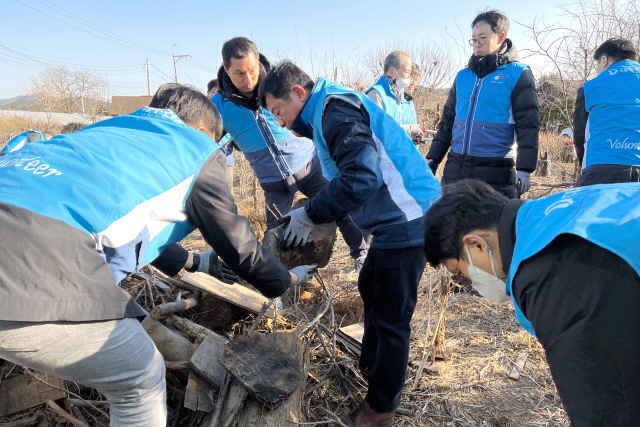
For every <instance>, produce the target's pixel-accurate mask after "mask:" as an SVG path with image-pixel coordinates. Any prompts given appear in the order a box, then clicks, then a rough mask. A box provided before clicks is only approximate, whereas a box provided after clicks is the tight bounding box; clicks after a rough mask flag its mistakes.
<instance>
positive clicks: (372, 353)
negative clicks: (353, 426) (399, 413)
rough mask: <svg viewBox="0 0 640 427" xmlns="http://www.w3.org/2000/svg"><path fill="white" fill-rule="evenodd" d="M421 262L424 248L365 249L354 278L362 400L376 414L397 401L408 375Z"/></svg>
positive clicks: (423, 259) (385, 410)
mask: <svg viewBox="0 0 640 427" xmlns="http://www.w3.org/2000/svg"><path fill="white" fill-rule="evenodd" d="M425 264H426V257H425V254H424V248H423V247H422V246H414V247H410V248H402V249H377V248H371V249H369V255H367V259H366V261H365V263H364V266H363V267H362V271H361V272H360V276H359V277H358V290H359V291H360V295H361V296H362V301H363V302H364V336H363V339H362V352H361V355H360V367H361V368H362V369H365V370H370V373H369V390H368V392H367V396H366V398H365V400H366V401H367V403H369V405H370V406H371V407H372V408H373V409H374V410H375V411H377V412H391V411H394V410H395V409H396V408H397V407H398V406H399V405H400V395H401V394H402V389H403V387H404V382H405V379H406V375H407V360H408V357H409V335H410V333H411V326H410V322H411V317H412V316H413V310H414V309H415V307H416V299H417V292H418V283H419V282H420V277H421V276H422V272H423V270H424V267H425Z"/></svg>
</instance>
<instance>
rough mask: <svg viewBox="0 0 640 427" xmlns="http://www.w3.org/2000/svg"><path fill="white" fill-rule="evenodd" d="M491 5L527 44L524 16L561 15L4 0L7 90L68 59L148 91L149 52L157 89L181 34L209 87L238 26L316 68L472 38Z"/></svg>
mask: <svg viewBox="0 0 640 427" xmlns="http://www.w3.org/2000/svg"><path fill="white" fill-rule="evenodd" d="M486 7H492V8H498V9H500V10H501V11H503V12H504V13H505V14H507V16H509V18H510V20H511V30H510V32H509V37H510V38H511V39H512V40H514V42H515V44H516V46H517V47H518V48H519V49H520V50H522V49H525V48H527V47H530V46H531V41H530V39H529V36H528V34H527V32H526V30H525V29H524V28H523V27H522V26H521V25H519V24H518V23H517V22H521V23H524V24H527V25H530V24H532V23H533V21H534V19H535V18H536V17H537V18H541V17H543V16H544V19H545V21H547V22H549V23H550V22H555V21H557V20H558V19H560V17H559V9H558V7H557V5H556V3H555V2H553V1H551V0H538V1H535V2H522V1H518V2H516V1H513V0H511V1H505V0H496V1H493V2H492V3H479V2H474V1H468V0H458V1H444V2H433V1H415V0H407V1H404V2H399V1H396V2H388V1H387V2H383V1H378V0H373V1H367V2H365V1H348V0H343V1H337V0H324V1H314V2H311V1H307V0H298V1H289V0H276V1H271V2H267V1H254V0H245V1H203V0H183V1H182V2H177V1H171V2H169V1H165V0H156V1H153V2H152V1H147V0H140V1H136V0H129V1H122V0H109V1H100V2H98V1H90V0H83V1H79V0H64V1H63V0H3V17H4V19H3V23H2V26H0V40H1V41H0V75H1V76H2V79H1V80H0V99H1V98H10V97H13V96H17V95H20V94H23V93H25V91H24V86H25V85H26V84H27V83H28V80H29V76H35V75H37V74H38V71H39V70H42V69H44V68H45V67H46V66H55V65H63V64H66V65H68V66H72V67H76V68H91V69H96V70H99V71H101V72H103V73H105V74H106V75H107V76H108V80H109V83H110V87H111V90H112V92H113V94H115V95H145V94H146V93H147V76H146V71H145V70H144V68H143V64H144V62H145V60H146V59H147V58H149V60H150V63H151V66H152V68H151V71H152V75H151V80H152V88H151V89H152V92H153V91H154V90H155V89H156V88H157V87H158V86H159V85H160V84H162V83H163V82H165V81H167V80H169V79H172V78H173V74H174V71H173V60H172V57H171V49H172V46H173V45H174V44H175V52H176V54H180V55H191V58H190V59H181V60H179V61H178V76H179V80H180V82H181V83H189V84H192V85H195V86H197V87H200V88H204V87H205V86H206V84H207V82H208V81H209V80H210V79H212V78H214V77H215V72H216V70H217V69H218V67H219V65H220V62H221V59H220V48H221V46H222V43H223V42H224V41H225V40H227V39H229V38H231V37H234V36H238V35H242V36H247V37H250V38H252V39H253V40H255V41H256V43H258V46H259V47H260V50H261V51H262V52H263V53H264V54H266V55H267V56H268V57H270V58H272V59H274V58H290V59H293V60H295V61H297V62H298V63H299V64H300V65H301V66H302V67H303V68H305V69H306V70H307V71H308V72H310V73H312V72H313V69H314V68H317V66H318V63H319V62H322V61H323V60H324V59H323V58H330V57H336V58H337V59H338V61H340V62H347V63H357V62H358V60H359V58H360V56H361V55H362V54H363V53H364V52H365V51H367V50H368V49H370V48H373V47H375V46H376V45H380V44H388V43H392V42H393V41H396V40H401V41H404V42H413V41H415V42H418V41H420V40H421V39H424V38H428V39H430V40H432V41H434V42H436V43H445V42H446V43H448V44H450V45H451V44H452V43H453V42H454V40H455V41H457V42H462V43H466V42H465V40H466V39H468V38H469V37H470V33H471V29H470V27H469V25H470V22H471V21H472V20H473V18H474V17H475V15H476V14H477V13H478V12H479V11H481V10H483V9H485V8H486ZM65 22H66V23H65ZM69 24H70V25H69ZM83 30H86V31H89V32H91V33H93V34H89V33H88V32H86V31H83ZM461 32H462V34H461ZM3 46H4V47H5V48H9V49H11V50H12V51H9V50H6V49H5V48H3ZM470 54H471V48H470V47H468V50H467V55H470ZM22 55H26V56H29V57H31V58H26V57H25V56H22ZM525 62H527V63H529V64H530V65H532V67H533V69H534V72H536V71H537V72H539V70H540V69H541V67H542V66H543V62H542V60H541V59H540V58H535V57H531V58H527V60H526V61H525ZM372 83H373V82H372Z"/></svg>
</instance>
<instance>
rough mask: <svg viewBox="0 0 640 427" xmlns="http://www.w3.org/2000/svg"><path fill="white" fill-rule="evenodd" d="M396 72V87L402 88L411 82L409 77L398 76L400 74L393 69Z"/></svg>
mask: <svg viewBox="0 0 640 427" xmlns="http://www.w3.org/2000/svg"><path fill="white" fill-rule="evenodd" d="M394 71H395V72H396V75H397V76H398V78H396V80H395V82H394V83H395V84H396V86H398V89H400V90H402V89H404V88H405V87H407V86H409V85H410V84H411V79H401V78H400V74H399V73H398V71H397V70H394Z"/></svg>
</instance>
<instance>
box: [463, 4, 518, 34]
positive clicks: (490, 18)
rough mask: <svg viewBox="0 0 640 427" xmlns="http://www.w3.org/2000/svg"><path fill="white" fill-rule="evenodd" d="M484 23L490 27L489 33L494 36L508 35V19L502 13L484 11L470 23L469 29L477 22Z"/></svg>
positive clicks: (493, 10)
mask: <svg viewBox="0 0 640 427" xmlns="http://www.w3.org/2000/svg"><path fill="white" fill-rule="evenodd" d="M482 21H484V22H486V23H487V24H489V25H490V26H491V31H493V32H494V33H495V34H500V33H504V34H505V35H507V33H509V18H507V17H506V16H505V15H504V14H503V13H501V12H500V11H499V10H496V9H492V10H485V11H484V12H482V13H481V14H479V15H478V16H476V18H475V19H474V20H473V22H472V23H471V28H473V27H475V25H476V24H477V23H478V22H482Z"/></svg>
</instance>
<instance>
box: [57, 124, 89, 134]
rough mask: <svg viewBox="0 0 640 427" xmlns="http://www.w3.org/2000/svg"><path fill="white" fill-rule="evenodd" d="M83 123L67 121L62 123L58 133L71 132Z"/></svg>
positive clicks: (79, 127)
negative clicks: (64, 123)
mask: <svg viewBox="0 0 640 427" xmlns="http://www.w3.org/2000/svg"><path fill="white" fill-rule="evenodd" d="M84 126H85V125H84V124H83V123H78V122H71V123H67V124H66V125H64V126H63V127H62V129H61V130H60V133H72V132H77V131H79V130H80V129H82V128H84Z"/></svg>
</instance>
